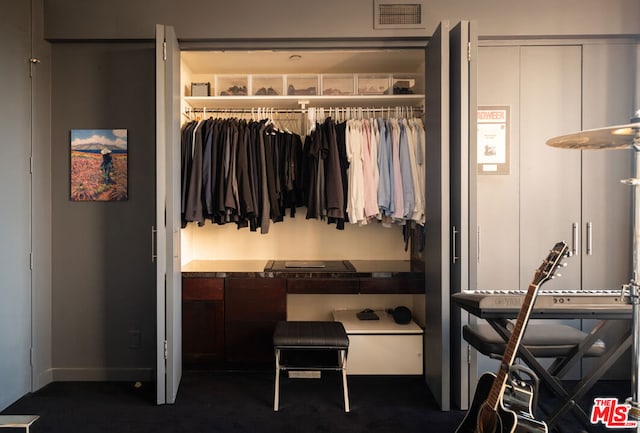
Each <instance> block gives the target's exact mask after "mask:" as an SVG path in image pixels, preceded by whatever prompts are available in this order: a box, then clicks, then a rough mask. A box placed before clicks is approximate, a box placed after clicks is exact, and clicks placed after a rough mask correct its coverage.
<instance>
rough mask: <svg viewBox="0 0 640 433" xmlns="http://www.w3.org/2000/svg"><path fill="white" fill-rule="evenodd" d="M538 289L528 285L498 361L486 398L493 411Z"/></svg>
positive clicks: (496, 407)
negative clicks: (497, 368)
mask: <svg viewBox="0 0 640 433" xmlns="http://www.w3.org/2000/svg"><path fill="white" fill-rule="evenodd" d="M539 287H540V285H539V284H533V283H532V284H531V285H529V289H528V290H527V294H526V295H525V297H524V300H523V301H522V308H520V313H519V314H518V318H517V319H516V323H515V325H514V327H513V330H512V331H511V336H510V337H509V342H508V343H507V346H506V347H505V349H504V354H503V355H502V360H501V361H500V369H499V370H498V372H497V373H496V378H495V379H494V381H493V385H492V386H491V390H490V391H489V395H488V397H487V405H488V406H490V407H492V408H493V409H494V410H497V409H498V404H499V402H500V399H501V397H502V393H503V392H504V389H505V386H506V383H507V375H508V374H509V367H511V365H513V361H514V360H515V358H516V354H517V352H518V347H519V346H520V341H521V340H522V336H523V334H524V329H525V327H526V324H527V322H528V321H529V316H530V315H531V310H532V309H533V303H534V301H535V298H536V295H537V294H538V288H539Z"/></svg>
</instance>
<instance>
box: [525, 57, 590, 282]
mask: <svg viewBox="0 0 640 433" xmlns="http://www.w3.org/2000/svg"><path fill="white" fill-rule="evenodd" d="M581 76H582V50H581V47H579V46H526V47H522V48H521V54H520V95H521V96H520V98H521V99H520V137H519V139H520V140H519V141H520V241H521V244H520V285H519V286H520V288H523V289H526V288H527V287H528V286H529V283H530V282H531V280H532V278H533V274H534V271H535V269H536V268H537V267H538V266H539V265H540V263H541V261H542V259H543V258H544V257H546V255H547V253H548V251H549V249H550V248H551V247H552V246H553V245H554V244H555V243H556V242H558V241H560V240H564V241H566V242H568V243H569V244H570V247H571V249H572V250H573V252H574V253H576V254H577V253H579V251H580V245H579V235H577V234H576V231H579V227H580V219H581V215H580V212H581V211H580V206H581V163H580V159H581V155H580V153H581V152H580V151H576V150H567V149H556V148H552V147H549V146H547V145H546V141H547V140H548V139H549V138H552V137H555V136H558V135H562V134H568V133H571V132H575V131H579V130H580V129H581V112H582V110H581V107H582V100H581V94H582V78H581ZM574 227H575V229H574ZM567 262H568V266H567V267H566V268H565V269H563V272H562V278H556V279H555V280H552V281H550V282H548V283H546V284H545V286H544V288H545V289H549V288H553V287H558V288H560V287H561V288H569V289H577V288H579V287H580V273H581V266H580V260H579V256H578V257H574V258H572V259H569V260H568V261H567Z"/></svg>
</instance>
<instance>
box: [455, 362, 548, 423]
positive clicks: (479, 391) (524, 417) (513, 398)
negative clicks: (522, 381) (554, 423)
mask: <svg viewBox="0 0 640 433" xmlns="http://www.w3.org/2000/svg"><path fill="white" fill-rule="evenodd" d="M495 377H496V376H495V375H494V374H493V373H485V374H483V375H482V376H481V377H480V379H479V380H478V384H477V386H476V392H475V394H474V396H473V401H472V403H471V407H470V408H469V410H468V411H467V414H466V416H465V417H464V419H463V420H462V423H461V424H460V425H459V426H458V429H457V430H456V433H547V432H548V429H547V425H546V424H545V423H544V422H543V421H538V420H536V419H534V418H533V415H532V413H531V402H532V400H533V392H532V390H531V389H530V388H528V387H527V388H512V387H510V386H507V387H506V389H505V392H504V394H503V397H502V399H501V401H500V404H499V405H498V410H497V411H496V412H493V411H492V410H491V409H490V408H487V407H486V406H485V403H486V401H487V396H488V394H489V390H490V389H491V386H492V384H493V382H494V380H495Z"/></svg>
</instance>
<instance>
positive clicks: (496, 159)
mask: <svg viewBox="0 0 640 433" xmlns="http://www.w3.org/2000/svg"><path fill="white" fill-rule="evenodd" d="M508 132H509V107H508V106H506V107H478V137H477V138H478V153H477V158H478V173H480V174H483V173H484V174H508V173H509V134H508Z"/></svg>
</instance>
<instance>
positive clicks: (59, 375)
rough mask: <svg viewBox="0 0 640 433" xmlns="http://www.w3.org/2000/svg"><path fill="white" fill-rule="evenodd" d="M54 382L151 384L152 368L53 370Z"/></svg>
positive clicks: (152, 378)
mask: <svg viewBox="0 0 640 433" xmlns="http://www.w3.org/2000/svg"><path fill="white" fill-rule="evenodd" d="M52 373H53V374H52V377H53V381H54V382H111V381H113V382H129V381H135V382H149V381H152V380H154V377H153V370H152V369H151V368H53V369H52Z"/></svg>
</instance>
